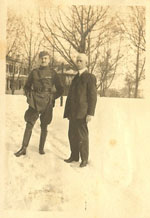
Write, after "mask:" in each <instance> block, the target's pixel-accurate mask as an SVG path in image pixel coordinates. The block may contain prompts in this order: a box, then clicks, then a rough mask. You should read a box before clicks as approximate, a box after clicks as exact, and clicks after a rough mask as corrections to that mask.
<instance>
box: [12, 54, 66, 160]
mask: <svg viewBox="0 0 150 218" xmlns="http://www.w3.org/2000/svg"><path fill="white" fill-rule="evenodd" d="M39 61H40V67H39V68H37V69H34V70H33V71H32V72H31V73H30V74H29V77H28V79H27V82H26V84H25V87H24V91H25V95H26V96H27V102H28V104H29V107H28V109H27V111H26V112H25V116H24V118H25V121H26V128H25V132H24V137H23V142H22V147H21V149H20V150H19V151H18V152H16V153H15V155H16V157H19V156H21V155H25V154H26V149H27V146H28V144H29V141H30V137H31V134H32V129H33V127H34V124H35V122H36V120H37V119H38V118H39V117H40V122H41V134H40V143H39V153H40V154H45V152H44V144H45V140H46V136H47V126H48V125H49V124H50V123H51V121H52V116H53V106H54V102H55V99H57V98H58V97H60V96H61V95H62V94H63V86H62V84H61V82H60V79H59V77H58V75H57V73H56V72H55V71H54V70H53V69H51V68H50V66H49V62H50V56H49V53H48V52H46V51H42V52H40V54H39ZM54 90H55V92H54Z"/></svg>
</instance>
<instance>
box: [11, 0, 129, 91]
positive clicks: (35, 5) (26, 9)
mask: <svg viewBox="0 0 150 218" xmlns="http://www.w3.org/2000/svg"><path fill="white" fill-rule="evenodd" d="M54 2H55V3H54ZM65 2H66V3H67V1H65ZM58 4H59V7H60V8H63V9H65V4H64V3H63V1H61V2H59V1H48V0H44V1H42V0H32V1H31V0H30V1H29V0H26V1H19V0H8V7H9V8H11V9H13V10H14V11H15V12H16V13H17V14H18V15H21V16H25V17H26V16H28V13H32V15H33V16H35V17H36V16H37V14H38V11H39V8H40V9H42V8H48V7H52V9H55V7H56V6H58ZM127 9H128V7H125V6H119V5H115V6H112V9H111V14H112V15H113V14H115V13H120V14H121V17H124V18H126V17H127V13H126V12H127ZM66 13H68V12H66ZM56 55H57V57H58V59H59V61H63V59H62V58H61V57H60V55H59V54H56ZM123 71H126V69H125V68H124V69H123V70H122V72H121V73H126V72H123ZM122 79H123V77H122V78H120V79H119V78H118V79H117V82H115V80H114V81H113V86H117V88H119V87H122V82H124V81H121V80H122Z"/></svg>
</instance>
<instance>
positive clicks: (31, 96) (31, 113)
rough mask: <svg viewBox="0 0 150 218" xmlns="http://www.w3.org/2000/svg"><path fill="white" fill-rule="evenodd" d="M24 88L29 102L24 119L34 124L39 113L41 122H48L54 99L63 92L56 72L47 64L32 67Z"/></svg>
mask: <svg viewBox="0 0 150 218" xmlns="http://www.w3.org/2000/svg"><path fill="white" fill-rule="evenodd" d="M24 90H25V93H26V96H27V102H28V104H29V108H28V110H27V111H26V113H25V121H26V122H30V123H32V124H33V125H34V123H35V122H36V120H37V118H38V117H39V115H40V119H41V123H43V125H44V124H45V125H46V124H49V123H50V122H51V120H52V110H53V109H52V108H53V106H54V102H55V99H56V98H58V97H60V96H61V95H62V94H63V87H62V84H61V82H60V80H59V77H58V75H57V74H56V72H55V71H54V70H51V69H50V68H49V67H48V66H47V67H40V68H37V69H34V70H33V71H32V72H31V73H30V75H29V77H28V79H27V82H26V84H25V87H24ZM54 90H55V92H54Z"/></svg>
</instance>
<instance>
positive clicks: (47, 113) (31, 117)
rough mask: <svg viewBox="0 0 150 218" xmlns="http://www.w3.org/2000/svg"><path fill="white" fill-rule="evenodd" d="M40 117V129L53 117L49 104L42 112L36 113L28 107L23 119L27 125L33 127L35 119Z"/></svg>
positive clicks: (51, 107)
mask: <svg viewBox="0 0 150 218" xmlns="http://www.w3.org/2000/svg"><path fill="white" fill-rule="evenodd" d="M39 117H40V122H41V128H45V127H46V126H47V125H49V124H50V123H51V121H52V117H53V106H52V105H51V104H50V105H48V106H47V107H46V109H45V110H44V111H43V112H40V113H39V112H38V111H36V110H35V109H33V108H32V107H30V106H29V108H28V109H27V111H26V112H25V115H24V119H25V121H26V122H27V123H30V125H31V126H32V127H33V126H34V124H35V123H36V121H37V119H38V118H39Z"/></svg>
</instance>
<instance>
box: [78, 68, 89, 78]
mask: <svg viewBox="0 0 150 218" xmlns="http://www.w3.org/2000/svg"><path fill="white" fill-rule="evenodd" d="M86 70H87V68H86V67H85V68H84V69H82V70H78V72H79V76H81V74H82V73H84V72H85V71H86Z"/></svg>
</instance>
